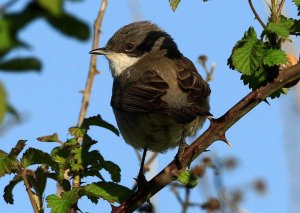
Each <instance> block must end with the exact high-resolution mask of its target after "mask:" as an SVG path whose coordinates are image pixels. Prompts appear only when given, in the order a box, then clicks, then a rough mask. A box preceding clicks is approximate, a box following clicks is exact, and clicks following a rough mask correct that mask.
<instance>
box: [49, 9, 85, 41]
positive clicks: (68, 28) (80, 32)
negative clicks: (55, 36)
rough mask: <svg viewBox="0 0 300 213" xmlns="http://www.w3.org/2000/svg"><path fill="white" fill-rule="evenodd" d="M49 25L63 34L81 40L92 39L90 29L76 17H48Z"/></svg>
mask: <svg viewBox="0 0 300 213" xmlns="http://www.w3.org/2000/svg"><path fill="white" fill-rule="evenodd" d="M46 19H47V21H48V23H49V24H50V25H51V26H52V27H54V28H55V29H57V30H58V31H60V32H61V33H63V34H65V35H67V36H71V37H73V38H76V39H79V40H82V41H84V40H87V39H88V38H89V37H90V28H89V26H88V25H87V24H86V23H84V22H83V21H81V20H79V19H77V18H76V17H74V16H72V15H70V14H67V13H63V14H62V15H60V16H59V17H54V16H47V17H46Z"/></svg>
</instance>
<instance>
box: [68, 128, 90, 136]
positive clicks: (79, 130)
mask: <svg viewBox="0 0 300 213" xmlns="http://www.w3.org/2000/svg"><path fill="white" fill-rule="evenodd" d="M69 133H70V134H71V135H72V136H74V137H76V138H83V136H84V135H85V133H86V129H84V128H79V127H70V128H69Z"/></svg>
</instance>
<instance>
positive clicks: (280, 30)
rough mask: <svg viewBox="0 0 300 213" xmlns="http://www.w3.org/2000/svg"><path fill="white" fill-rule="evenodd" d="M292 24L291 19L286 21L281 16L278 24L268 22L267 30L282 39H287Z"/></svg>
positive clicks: (293, 22)
mask: <svg viewBox="0 0 300 213" xmlns="http://www.w3.org/2000/svg"><path fill="white" fill-rule="evenodd" d="M294 24H295V21H294V20H293V19H288V18H286V17H284V16H281V18H280V20H279V22H277V23H274V22H269V23H268V25H267V30H268V31H270V32H272V33H275V34H276V35H278V36H280V37H282V38H287V37H289V35H290V33H291V31H292V27H293V26H294Z"/></svg>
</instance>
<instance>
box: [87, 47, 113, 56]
mask: <svg viewBox="0 0 300 213" xmlns="http://www.w3.org/2000/svg"><path fill="white" fill-rule="evenodd" d="M110 53H111V51H109V50H107V49H106V48H105V47H103V48H97V49H94V50H91V51H90V54H95V55H107V54H110Z"/></svg>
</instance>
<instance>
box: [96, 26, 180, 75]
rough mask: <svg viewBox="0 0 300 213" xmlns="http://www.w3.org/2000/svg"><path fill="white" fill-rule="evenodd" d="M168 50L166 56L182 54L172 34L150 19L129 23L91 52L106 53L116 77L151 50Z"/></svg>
mask: <svg viewBox="0 0 300 213" xmlns="http://www.w3.org/2000/svg"><path fill="white" fill-rule="evenodd" d="M162 49H165V50H166V56H167V57H170V58H172V57H173V58H175V57H179V56H180V52H179V50H178V48H177V45H176V43H175V42H174V41H173V39H172V38H171V36H170V35H169V34H167V33H166V32H165V31H163V30H162V29H160V28H159V27H158V26H156V25H155V24H153V23H151V22H149V21H140V22H134V23H131V24H128V25H126V26H124V27H122V28H121V29H119V30H118V31H117V32H116V33H115V34H114V35H113V36H112V37H111V38H110V39H109V41H108V42H107V45H106V46H105V47H103V48H98V49H94V50H92V51H91V52H90V53H91V54H98V55H104V56H105V57H106V58H107V59H108V61H109V64H110V68H111V71H112V74H113V76H114V77H117V76H118V75H120V74H121V72H122V71H124V70H125V69H126V68H128V67H130V66H132V65H133V64H135V63H136V62H137V61H138V60H139V59H140V58H142V57H143V56H145V55H147V54H149V53H150V52H154V51H158V50H162Z"/></svg>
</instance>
